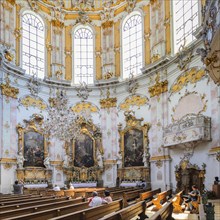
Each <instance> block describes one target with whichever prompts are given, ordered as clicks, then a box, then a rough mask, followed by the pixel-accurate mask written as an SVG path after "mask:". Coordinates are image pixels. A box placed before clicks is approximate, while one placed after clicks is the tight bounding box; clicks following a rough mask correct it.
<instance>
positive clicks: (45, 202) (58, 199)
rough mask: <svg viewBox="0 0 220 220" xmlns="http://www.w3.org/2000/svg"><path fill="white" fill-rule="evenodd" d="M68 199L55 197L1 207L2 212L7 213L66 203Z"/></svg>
mask: <svg viewBox="0 0 220 220" xmlns="http://www.w3.org/2000/svg"><path fill="white" fill-rule="evenodd" d="M65 200H66V198H65V197H62V198H55V197H48V199H45V200H40V201H39V200H37V201H33V202H32V201H31V202H30V201H29V202H25V201H24V202H23V203H19V204H12V205H7V206H0V212H3V211H7V210H13V209H18V208H25V207H29V206H34V205H41V204H48V203H51V202H59V201H65Z"/></svg>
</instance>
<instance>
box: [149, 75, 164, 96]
mask: <svg viewBox="0 0 220 220" xmlns="http://www.w3.org/2000/svg"><path fill="white" fill-rule="evenodd" d="M155 81H156V83H155V84H154V85H153V86H151V87H149V89H148V92H149V93H150V97H154V96H159V95H161V94H162V93H164V92H167V90H168V81H167V80H165V81H162V82H159V81H160V76H159V74H158V75H157V77H156V79H155Z"/></svg>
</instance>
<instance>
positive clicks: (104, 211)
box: [50, 199, 123, 220]
mask: <svg viewBox="0 0 220 220" xmlns="http://www.w3.org/2000/svg"><path fill="white" fill-rule="evenodd" d="M122 208H123V200H122V199H120V200H116V201H113V202H111V203H109V204H105V205H100V206H96V207H92V208H87V209H84V210H81V211H78V212H73V213H70V214H67V215H61V216H59V217H55V218H51V219H50V220H60V219H62V220H73V219H74V220H82V219H83V220H88V219H89V220H97V219H99V218H101V217H103V216H105V215H108V214H110V213H112V212H116V211H118V210H120V209H122Z"/></svg>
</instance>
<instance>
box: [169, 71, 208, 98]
mask: <svg viewBox="0 0 220 220" xmlns="http://www.w3.org/2000/svg"><path fill="white" fill-rule="evenodd" d="M205 76H206V72H205V70H204V69H197V68H191V69H190V70H188V71H186V72H185V73H183V74H181V75H180V76H179V77H178V78H177V80H176V82H175V83H174V84H173V85H172V86H171V89H170V93H171V94H172V93H176V92H179V91H180V90H181V89H182V88H183V87H184V86H186V85H187V84H188V83H196V82H198V81H199V80H201V79H202V78H203V77H205Z"/></svg>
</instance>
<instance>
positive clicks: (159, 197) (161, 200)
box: [152, 189, 172, 210]
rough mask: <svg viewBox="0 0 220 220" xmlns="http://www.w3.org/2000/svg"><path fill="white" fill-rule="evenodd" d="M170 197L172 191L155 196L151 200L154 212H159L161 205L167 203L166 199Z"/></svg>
mask: <svg viewBox="0 0 220 220" xmlns="http://www.w3.org/2000/svg"><path fill="white" fill-rule="evenodd" d="M171 195H172V190H171V189H170V190H167V191H164V192H161V193H159V194H158V195H157V198H156V199H153V200H152V202H153V204H154V205H155V209H154V210H159V209H161V208H162V204H163V203H165V202H166V201H167V197H170V196H171Z"/></svg>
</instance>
